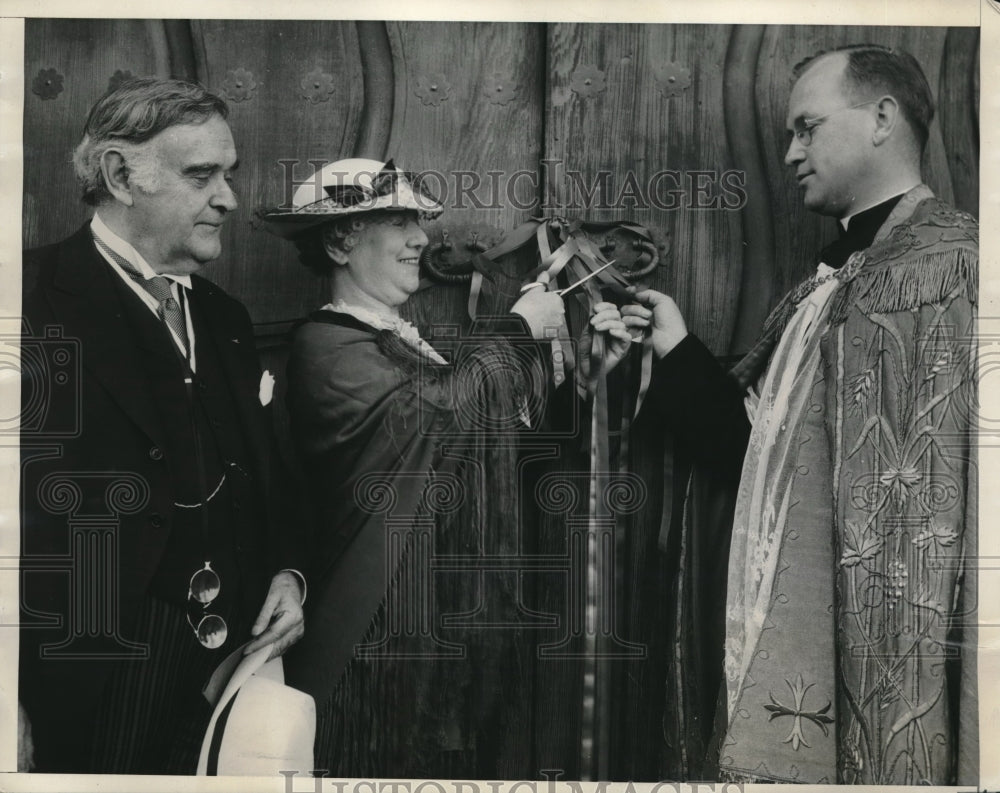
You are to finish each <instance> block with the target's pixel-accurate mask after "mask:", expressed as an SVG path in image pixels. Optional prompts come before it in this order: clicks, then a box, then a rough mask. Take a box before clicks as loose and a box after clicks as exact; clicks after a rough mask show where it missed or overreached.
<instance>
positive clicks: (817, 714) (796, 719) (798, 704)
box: [764, 673, 833, 752]
mask: <svg viewBox="0 0 1000 793" xmlns="http://www.w3.org/2000/svg"><path fill="white" fill-rule="evenodd" d="M785 683H786V684H787V685H788V688H789V689H790V690H791V692H792V697H794V699H795V706H794V707H793V708H790V707H788V706H787V705H782V704H781V703H780V702H778V700H776V699H775V698H774V694H771V693H768V696H769V697H770V698H771V703H772V704H770V705H765V706H764V709H765V710H767V711H769V712H770V713H771V715H770V717H768V721H774V720H775V719H777V718H778V717H779V716H791V717H792V719H793V721H792V730H791V732H789V733H788V737H787V738H785V740H784V741H783V743H791V745H792V749H794V750H795V751H796V752H797V751H798V750H799V746H805V747H806V748H807V749H808V748H809V744H808V743H806V739H805V736H804V735H803V734H802V719H808V720H809V721H811V722H812V723H813V724H815V725H817V726H818V727H819V728H820V729H821V730H822V731H823V735H829V734H830V730H829V729H827V726H826V725H827V724H833V717H831V716H827V715H826V712H827V711H828V710H830V708H831V706H832V705H833V703H832V702H827V703H826V705H824V706H823V707H822V708H820V709H819V710H804V709H803V707H802V703H803V702H804V701H805V698H806V692H807V691H808V690H809V689H810V688H812V687H813V683H810V684H809V685H808V686H807V685H806V684H805V681H804V680H803V679H802V675H801V673H800V674H799V676H798V680H796V681H795V683H794V684H793V683H792V682H791V681H790V680H787V679H786V680H785Z"/></svg>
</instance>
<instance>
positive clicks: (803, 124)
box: [788, 101, 878, 146]
mask: <svg viewBox="0 0 1000 793" xmlns="http://www.w3.org/2000/svg"><path fill="white" fill-rule="evenodd" d="M877 104H878V101H868V102H859V103H858V104H856V105H850V106H848V107H841V108H838V109H837V110H834V111H833V112H831V113H827V114H826V115H825V116H817V117H816V118H806V117H805V116H799V117H798V118H797V119H795V121H793V122H792V132H791V133H790V134H789V137H788V143H789V145H791V142H792V138H795V140H797V141H798V142H799V143H800V144H802V146H808V145H809V144H810V143H812V140H813V130H814V129H816V127H818V126H819V125H820V124H822V123H823V122H824V121H826V120H827V119H828V118H831V117H832V116H835V115H837V114H838V113H843V112H844V111H845V110H856V109H857V108H859V107H864V106H865V105H877Z"/></svg>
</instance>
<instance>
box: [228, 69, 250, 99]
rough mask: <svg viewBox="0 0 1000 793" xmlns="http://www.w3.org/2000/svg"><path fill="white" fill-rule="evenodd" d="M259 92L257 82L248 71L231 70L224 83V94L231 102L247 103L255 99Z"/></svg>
mask: <svg viewBox="0 0 1000 793" xmlns="http://www.w3.org/2000/svg"><path fill="white" fill-rule="evenodd" d="M256 90H257V81H256V80H254V77H253V73H252V72H251V71H249V70H248V69H242V68H240V69H230V70H229V71H228V72H226V79H225V81H224V82H223V83H222V92H223V93H224V94H225V95H226V98H227V99H228V100H230V101H231V102H246V101H248V100H250V99H252V98H253V92H254V91H256Z"/></svg>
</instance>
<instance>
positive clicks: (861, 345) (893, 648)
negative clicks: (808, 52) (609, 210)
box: [622, 45, 979, 785]
mask: <svg viewBox="0 0 1000 793" xmlns="http://www.w3.org/2000/svg"><path fill="white" fill-rule="evenodd" d="M795 77H796V82H795V84H794V86H793V89H792V93H791V96H790V99H789V106H788V115H787V127H788V131H789V136H790V139H789V146H788V150H787V153H786V156H785V163H786V164H787V165H788V166H790V167H791V168H792V169H794V173H795V178H796V180H797V181H798V184H799V186H800V188H801V190H802V192H803V197H804V202H805V206H806V207H807V208H808V209H810V210H812V211H815V212H818V213H820V214H824V215H830V216H832V217H834V218H836V219H837V221H838V224H839V231H840V236H839V238H838V239H837V240H836V241H835V242H834V243H833V244H832V245H830V246H828V247H827V248H825V249H824V250H823V251H821V252H820V255H819V256H818V267H817V270H816V272H815V274H814V275H813V276H812V277H811V278H810V279H808V280H807V281H806V282H805V283H803V284H801V285H800V286H799V287H797V288H796V289H795V290H793V291H792V292H791V293H790V294H788V295H787V296H786V297H785V298H784V299H783V300H782V301H781V302H780V304H779V305H778V306H777V308H776V309H775V310H774V311H773V312H772V314H771V315H770V317H769V318H768V320H767V322H766V323H765V326H764V329H763V333H762V336H761V339H760V341H759V342H758V343H757V345H756V346H755V347H754V349H753V350H752V351H751V352H750V354H749V355H748V356H747V357H746V358H745V359H744V360H743V361H741V362H740V363H739V364H738V365H737V366H736V367H735V368H734V369H733V370H732V371H731V372H728V373H725V372H723V370H722V369H721V368H720V367H719V366H718V364H717V363H716V362H715V360H714V358H713V357H712V355H711V353H710V352H709V351H708V350H707V349H706V348H705V346H704V345H703V344H702V343H701V342H700V341H699V340H698V339H697V338H696V337H694V336H693V335H691V334H688V333H687V330H686V328H685V325H684V320H683V318H682V316H681V314H680V312H679V311H678V309H677V306H676V304H674V302H673V300H671V299H670V298H669V297H667V296H666V295H662V294H660V293H657V292H653V291H651V290H647V291H645V292H638V293H637V295H636V298H637V301H638V303H639V304H640V305H636V306H632V307H626V308H625V309H624V310H623V312H622V313H623V315H625V316H626V323H627V324H629V325H631V326H634V327H646V326H649V327H651V328H652V337H653V346H654V351H655V352H656V354H657V356H658V358H659V360H658V362H657V363H656V366H655V368H654V373H653V380H652V383H651V384H650V388H649V392H648V394H647V397H646V400H645V403H644V408H643V410H644V411H651V412H652V414H653V417H654V419H655V420H656V421H658V422H660V423H661V424H662V425H663V426H664V428H666V429H668V430H669V431H671V432H673V433H674V435H675V437H676V438H677V440H678V442H679V443H681V444H683V445H685V446H687V447H688V448H689V449H691V450H692V453H693V454H694V455H695V456H696V457H698V458H701V459H703V460H707V461H710V462H711V461H714V462H715V463H716V464H718V465H719V466H725V465H726V464H727V460H726V456H727V455H730V456H731V455H732V453H733V451H732V450H733V448H734V443H733V441H732V439H733V438H746V437H747V436H748V437H749V441H748V443H747V445H746V450H745V455H744V456H743V462H742V474H741V477H740V483H739V489H738V493H737V497H736V509H735V518H734V522H733V529H732V539H731V544H730V555H729V578H728V590H727V598H726V614H725V650H724V656H725V668H724V670H722V671H723V675H722V676H723V683H722V685H721V687H720V689H721V691H720V707H719V710H718V717H717V723H716V740H715V741H714V743H715V746H716V747H717V749H718V753H717V757H713V758H711V762H713V763H715V762H717V763H718V769H719V776H720V779H724V780H733V781H742V782H755V781H773V782H802V783H830V784H833V783H840V784H878V785H886V784H905V785H914V784H935V785H944V784H956V783H957V784H975V783H976V781H977V778H978V755H979V745H978V715H977V692H976V644H977V636H976V630H975V625H976V613H975V607H976V567H975V565H976V553H977V546H976V506H977V504H976V482H977V469H976V459H975V435H974V430H975V428H974V418H975V416H974V405H975V399H976V386H975V339H974V319H975V311H976V302H977V285H978V229H977V225H976V221H975V220H974V219H973V218H972V217H971V216H970V215H968V214H966V213H963V212H959V211H957V210H955V209H954V208H952V207H950V206H948V205H947V204H945V203H944V202H943V201H941V200H939V199H938V198H936V197H935V196H934V195H933V193H932V192H931V190H930V189H929V188H928V187H927V186H926V185H924V184H923V183H922V180H921V176H920V161H921V155H922V153H923V149H924V146H925V144H926V141H927V136H928V126H929V124H930V122H931V119H932V117H933V100H932V97H931V93H930V89H929V87H928V85H927V81H926V78H925V77H924V75H923V73H922V71H921V70H920V67H919V65H918V64H917V62H916V61H915V60H914V59H913V58H912V57H911V56H910V55H908V54H906V53H904V52H900V51H899V50H889V49H887V48H883V47H878V46H872V45H859V46H852V47H846V48H842V49H839V50H836V51H831V52H826V53H821V54H819V55H818V56H815V57H813V58H810V59H808V60H807V61H804V62H803V63H802V64H800V65H799V66H798V67H797V68H796V71H795ZM735 446H736V448H737V449H738V451H737V452H736V453H737V454H740V453H742V451H743V447H742V444H735Z"/></svg>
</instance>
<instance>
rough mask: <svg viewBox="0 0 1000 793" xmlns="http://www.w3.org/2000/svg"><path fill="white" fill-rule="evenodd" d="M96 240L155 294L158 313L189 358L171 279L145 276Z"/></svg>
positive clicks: (143, 286) (131, 275) (182, 322)
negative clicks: (171, 287) (171, 289)
mask: <svg viewBox="0 0 1000 793" xmlns="http://www.w3.org/2000/svg"><path fill="white" fill-rule="evenodd" d="M94 242H96V243H97V245H98V247H100V249H101V250H102V251H103V252H104V253H105V254H106V255H107V256H108V257H110V258H111V259H113V260H114V262H115V264H117V265H118V266H119V267H121V268H122V269H123V270H124V271H125V272H126V273H128V276H129V278H131V279H132V280H133V281H135V282H136V283H137V284H139V286H141V287H142V288H143V289H145V290H146V291H147V292H149V294H151V295H152V296H153V299H154V300H156V302H157V303H159V304H160V305H159V308H158V309H157V314H159V317H160V319H161V320H162V321H163V322H164V323H165V324H166V326H167V327H168V328H170V330H172V331H173V332H174V335H175V336H176V338H177V339H178V340H179V341H180V346H181V352H183V353H184V357H185V358H187V356H188V344H187V327H186V325H185V323H184V312H182V311H181V307H180V306H179V305H178V304H177V301H176V300H174V295H173V292H171V291H170V281H168V280H167V279H166V278H164V277H163V276H162V275H157V276H155V277H153V278H143V276H142V273H140V272H139V271H138V270H137V269H136V268H135V265H134V264H132V262H130V261H129V260H128V259H126V258H125V257H123V256H119V255H118V254H117V253H115V252H114V251H113V250H111V248H109V247H108V246H107V245H105V244H104V242H103V240H100V239H98V238H97V237H96V236H95V237H94ZM180 288H183V287H180Z"/></svg>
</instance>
